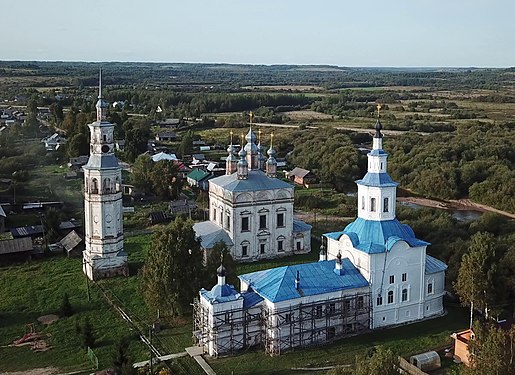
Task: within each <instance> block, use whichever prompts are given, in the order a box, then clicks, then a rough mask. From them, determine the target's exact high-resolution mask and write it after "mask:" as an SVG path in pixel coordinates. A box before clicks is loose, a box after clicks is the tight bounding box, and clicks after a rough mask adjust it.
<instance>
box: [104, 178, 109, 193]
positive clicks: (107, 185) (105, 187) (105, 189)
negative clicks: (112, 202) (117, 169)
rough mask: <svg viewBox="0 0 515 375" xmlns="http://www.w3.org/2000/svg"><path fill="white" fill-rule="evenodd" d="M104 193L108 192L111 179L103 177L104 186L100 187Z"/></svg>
mask: <svg viewBox="0 0 515 375" xmlns="http://www.w3.org/2000/svg"><path fill="white" fill-rule="evenodd" d="M102 190H103V191H104V193H110V192H111V179H109V178H105V179H104V186H103V188H102Z"/></svg>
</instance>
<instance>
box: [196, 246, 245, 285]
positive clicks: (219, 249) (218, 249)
mask: <svg viewBox="0 0 515 375" xmlns="http://www.w3.org/2000/svg"><path fill="white" fill-rule="evenodd" d="M221 254H223V264H224V267H225V270H226V282H227V284H232V285H234V286H237V285H238V281H239V280H238V277H237V272H236V262H235V261H234V259H233V258H232V255H231V252H230V251H229V249H228V248H227V245H226V244H225V242H223V241H220V242H218V243H216V244H215V246H213V248H212V249H211V250H210V251H209V255H208V256H207V262H206V269H205V271H204V275H205V280H204V282H203V283H202V286H203V287H204V288H206V289H211V288H212V287H213V285H215V284H216V282H217V275H216V270H217V269H218V267H220V260H221Z"/></svg>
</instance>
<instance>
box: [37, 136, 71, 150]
mask: <svg viewBox="0 0 515 375" xmlns="http://www.w3.org/2000/svg"><path fill="white" fill-rule="evenodd" d="M41 142H43V143H44V144H45V149H46V150H47V151H55V150H58V149H59V147H60V146H61V145H64V144H65V143H66V139H65V138H64V137H63V136H61V135H59V134H58V133H54V134H52V135H51V136H49V137H46V138H43V139H42V140H41Z"/></svg>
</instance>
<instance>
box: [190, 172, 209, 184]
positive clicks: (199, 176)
mask: <svg viewBox="0 0 515 375" xmlns="http://www.w3.org/2000/svg"><path fill="white" fill-rule="evenodd" d="M208 176H211V174H210V173H209V172H206V171H203V170H202V169H194V170H192V171H191V172H190V173H188V175H187V176H186V177H187V178H191V179H192V180H195V181H197V182H198V181H202V180H203V179H204V178H206V177H208Z"/></svg>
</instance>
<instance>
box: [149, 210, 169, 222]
mask: <svg viewBox="0 0 515 375" xmlns="http://www.w3.org/2000/svg"><path fill="white" fill-rule="evenodd" d="M170 220H171V217H170V215H168V214H167V213H166V212H165V211H156V212H151V213H150V214H149V215H148V221H149V222H150V224H151V225H154V224H159V223H167V222H169V221H170Z"/></svg>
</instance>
